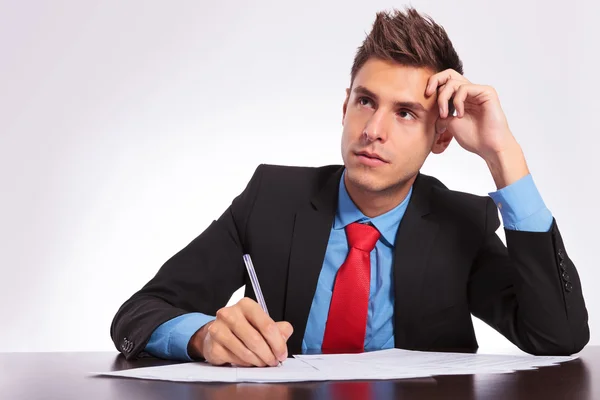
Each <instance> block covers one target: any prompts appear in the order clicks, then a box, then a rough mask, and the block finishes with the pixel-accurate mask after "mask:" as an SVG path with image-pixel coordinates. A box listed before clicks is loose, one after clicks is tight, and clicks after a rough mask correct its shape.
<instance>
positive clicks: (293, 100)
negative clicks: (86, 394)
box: [0, 0, 600, 351]
mask: <svg viewBox="0 0 600 400" xmlns="http://www.w3.org/2000/svg"><path fill="white" fill-rule="evenodd" d="M218 3H219V2H215V1H169V2H167V1H162V2H159V1H103V2H94V1H75V0H73V1H52V2H50V1H0V183H1V188H2V195H1V196H0V217H1V218H0V220H1V221H0V226H1V228H0V257H1V258H0V268H1V275H0V282H1V284H0V321H2V324H1V326H2V327H1V329H0V351H67V350H110V349H113V347H112V343H111V341H110V338H109V325H110V322H111V319H112V316H113V315H114V313H115V311H116V310H117V308H118V307H119V305H120V304H121V303H122V302H123V301H124V300H126V299H127V298H128V297H129V296H130V295H131V294H132V293H133V292H134V291H135V290H137V289H139V288H140V287H141V286H142V285H143V284H144V283H145V282H146V281H147V280H148V279H150V278H151V277H152V276H153V275H154V273H155V272H156V271H157V269H158V268H159V267H160V266H161V265H162V264H163V263H164V262H165V261H166V260H167V259H168V258H169V257H171V256H172V255H173V254H175V253H176V252H177V251H179V250H180V249H181V248H182V247H184V246H185V245H186V244H187V243H189V242H190V241H191V240H192V239H193V238H194V237H196V236H197V235H198V234H199V233H200V232H202V231H203V230H204V229H205V228H206V227H207V226H208V224H209V223H210V222H211V221H212V220H213V219H215V218H217V217H218V216H219V215H220V214H221V213H222V211H223V210H224V209H225V208H226V207H227V206H228V205H229V204H230V202H231V200H232V199H233V198H234V197H235V196H236V195H237V194H238V193H239V192H240V191H241V190H243V188H244V187H245V185H246V182H247V181H248V179H249V178H250V176H251V174H252V172H253V171H254V169H255V168H256V166H257V165H258V164H259V163H275V164H287V165H309V166H317V165H324V164H332V163H340V162H341V156H340V150H339V148H340V135H341V128H342V126H341V117H342V114H341V112H342V111H341V110H342V102H343V100H344V94H345V88H346V87H347V85H348V81H349V72H350V66H351V64H352V60H353V56H354V53H355V50H356V48H357V47H358V46H359V45H360V43H361V41H362V40H363V39H364V37H365V33H366V32H368V31H369V30H370V27H371V24H372V22H373V19H374V16H375V12H376V11H377V10H381V9H389V8H391V7H401V6H402V5H403V3H400V2H391V1H368V2H366V1H340V0H337V1H331V2H323V1H312V2H311V1H303V2H300V3H299V2H287V1H256V0H255V1H252V2H245V1H237V2H222V3H223V4H218ZM412 4H413V5H414V6H416V7H417V8H418V9H419V10H420V11H423V12H426V13H428V14H430V15H432V16H433V17H434V18H435V19H436V21H438V22H439V23H441V24H442V25H443V26H444V27H445V28H446V29H447V31H448V33H449V35H450V37H451V39H452V40H453V42H454V45H455V47H456V49H457V51H458V52H459V54H460V55H461V57H462V59H463V61H464V64H465V75H466V76H467V77H468V78H469V79H470V80H471V81H473V82H475V83H482V84H490V85H493V86H495V87H496V89H497V90H498V92H499V94H500V99H501V101H502V104H503V107H504V110H505V112H506V114H507V116H508V119H509V123H510V126H511V129H512V131H513V133H514V134H515V136H516V137H517V139H518V140H519V142H520V143H521V145H522V147H523V148H524V150H525V154H526V156H527V160H528V162H529V166H530V169H531V171H532V173H533V176H534V178H535V181H536V183H537V185H538V187H539V189H540V191H541V192H542V195H543V197H544V199H545V201H546V203H547V205H548V207H549V208H550V209H551V210H552V211H553V213H554V215H555V217H556V218H557V220H558V223H559V226H560V228H561V231H562V232H563V236H564V239H565V242H566V245H567V249H568V252H569V254H570V256H571V258H572V259H573V260H574V261H575V263H576V265H577V267H578V269H579V271H580V275H581V279H582V282H583V286H584V287H583V289H584V294H585V297H586V300H587V304H588V310H589V312H590V319H591V321H590V325H591V329H592V339H591V342H592V343H596V344H598V343H599V340H600V333H599V330H598V328H600V317H599V316H598V313H597V310H598V305H599V304H600V294H599V292H598V291H597V290H594V284H595V283H596V282H597V281H598V278H599V277H600V274H599V272H598V263H597V262H596V260H597V252H598V241H597V238H598V233H597V232H598V225H599V223H600V217H599V213H598V211H597V205H596V203H597V201H596V199H597V197H596V195H595V194H596V189H597V185H598V181H599V178H600V174H599V168H598V164H597V155H596V152H597V148H598V146H599V145H600V140H599V139H598V133H599V128H598V125H599V123H598V119H597V117H598V112H599V105H600V102H599V101H598V99H597V97H598V95H599V94H600V79H598V70H597V67H598V65H599V64H600V63H599V61H600V59H599V57H598V44H597V38H598V37H600V28H599V24H598V23H597V19H598V18H597V17H598V16H599V14H600V13H599V11H600V7H599V6H598V3H597V2H593V1H591V0H590V1H583V0H574V1H570V2H568V3H564V2H560V3H558V2H555V3H553V2H548V1H544V2H542V1H523V0H520V1H507V0H504V1H502V2H482V1H475V0H474V1H461V2H456V1H452V2H447V1H413V2H412ZM423 172H425V173H428V174H433V175H435V176H437V177H438V178H440V179H441V180H442V181H443V182H444V183H446V184H447V185H448V186H449V187H451V188H453V189H457V190H462V191H468V192H473V193H477V194H483V195H485V194H486V193H488V192H490V191H493V190H495V187H494V184H493V181H492V179H491V176H490V174H489V172H488V170H487V168H486V166H485V163H484V162H483V161H482V160H481V159H479V158H478V157H477V156H474V155H472V154H470V153H467V152H466V151H464V150H462V149H461V148H460V147H459V146H458V145H457V144H456V143H453V144H452V145H451V147H450V148H449V150H448V151H447V152H446V153H444V154H442V155H440V156H435V155H432V156H431V157H430V158H429V159H428V161H427V163H426V165H425V167H424V169H423ZM235 298H239V294H238V295H237V297H235ZM235 298H234V299H235ZM476 322H477V325H476V329H477V335H478V338H479V341H480V344H481V347H482V349H483V350H489V351H494V350H496V349H499V348H503V347H504V348H506V347H511V346H512V345H511V344H510V343H509V342H507V341H506V340H504V339H503V338H502V337H501V336H500V335H498V334H497V333H495V332H494V331H492V330H491V329H490V328H488V327H487V326H485V325H484V324H483V323H480V322H479V321H476Z"/></svg>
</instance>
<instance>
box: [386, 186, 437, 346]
mask: <svg viewBox="0 0 600 400" xmlns="http://www.w3.org/2000/svg"><path fill="white" fill-rule="evenodd" d="M431 189H432V186H431V185H430V184H429V183H428V182H427V177H426V176H423V175H421V174H419V175H418V176H417V179H416V180H415V182H414V184H413V193H412V196H411V199H410V202H409V204H408V207H407V209H406V212H405V214H404V217H403V218H402V221H401V222H400V226H399V228H398V233H397V234H396V243H395V246H394V299H395V305H394V339H395V346H396V347H398V348H410V347H411V344H410V338H409V336H408V335H407V333H408V332H409V330H408V329H407V327H408V325H409V323H410V316H411V315H412V313H413V310H414V309H415V307H418V304H415V303H416V302H418V301H419V298H420V296H421V291H422V285H423V279H424V277H425V272H426V268H427V259H428V257H429V254H430V253H431V251H432V248H431V247H432V244H433V242H434V239H435V236H436V234H437V231H438V229H439V226H438V223H437V221H435V220H434V219H433V218H432V217H433V215H431V214H430V202H431Z"/></svg>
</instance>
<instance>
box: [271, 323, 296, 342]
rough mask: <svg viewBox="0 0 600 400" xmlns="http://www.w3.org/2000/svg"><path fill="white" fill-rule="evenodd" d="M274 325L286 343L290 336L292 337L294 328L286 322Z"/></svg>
mask: <svg viewBox="0 0 600 400" xmlns="http://www.w3.org/2000/svg"><path fill="white" fill-rule="evenodd" d="M275 324H276V325H277V327H278V328H279V331H280V332H281V334H282V335H283V338H284V339H285V340H286V341H287V340H288V339H289V338H290V336H292V333H294V327H292V324H290V323H289V322H287V321H279V322H275Z"/></svg>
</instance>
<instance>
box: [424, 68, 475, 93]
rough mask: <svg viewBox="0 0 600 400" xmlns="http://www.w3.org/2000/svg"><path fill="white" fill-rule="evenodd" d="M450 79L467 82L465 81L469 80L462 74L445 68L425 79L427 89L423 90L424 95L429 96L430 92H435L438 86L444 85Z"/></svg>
mask: <svg viewBox="0 0 600 400" xmlns="http://www.w3.org/2000/svg"><path fill="white" fill-rule="evenodd" d="M451 79H454V80H458V81H462V82H467V83H468V82H469V81H468V80H467V78H465V77H464V76H462V75H461V74H459V73H458V72H456V71H455V70H453V69H447V70H444V71H442V72H438V73H437V74H434V75H432V76H430V77H429V79H428V81H427V89H426V90H425V95H426V96H431V95H432V94H434V93H435V90H436V89H437V87H438V86H440V85H444V84H445V83H446V82H448V81H449V80H451Z"/></svg>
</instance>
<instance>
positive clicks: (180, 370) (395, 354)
mask: <svg viewBox="0 0 600 400" xmlns="http://www.w3.org/2000/svg"><path fill="white" fill-rule="evenodd" d="M576 358H577V356H564V357H554V356H541V357H538V356H530V355H518V356H512V355H493V354H465V353H436V352H423V351H411V350H401V349H389V350H381V351H373V352H367V353H360V354H328V355H321V354H319V355H296V356H294V358H290V359H288V360H286V361H285V362H284V363H283V365H281V366H279V367H269V368H245V367H231V366H221V367H216V366H212V365H210V364H208V363H206V362H193V363H183V364H175V365H167V366H160V367H146V368H135V369H129V370H124V371H114V372H103V373H99V374H95V375H107V376H117V377H127V378H138V379H153V380H166V381H178V382H301V381H326V380H377V379H405V378H422V377H431V376H435V375H465V374H468V375H470V374H487V373H511V372H514V371H519V370H525V369H536V368H538V367H545V366H551V365H555V364H558V363H561V362H565V361H570V360H574V359H576Z"/></svg>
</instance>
